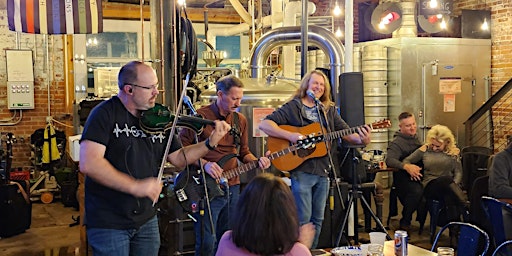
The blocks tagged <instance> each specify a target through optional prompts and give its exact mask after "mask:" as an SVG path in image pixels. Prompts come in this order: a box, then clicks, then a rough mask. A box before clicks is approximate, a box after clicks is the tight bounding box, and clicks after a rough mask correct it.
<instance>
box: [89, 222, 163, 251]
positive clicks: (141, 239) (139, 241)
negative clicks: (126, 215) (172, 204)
mask: <svg viewBox="0 0 512 256" xmlns="http://www.w3.org/2000/svg"><path fill="white" fill-rule="evenodd" d="M87 240H88V242H89V245H90V246H91V248H92V251H93V255H94V256H103V255H104V256H128V255H130V256H138V255H154V256H157V255H158V250H159V249H160V232H159V229H158V219H157V217H156V216H154V217H153V218H151V219H150V220H148V222H146V223H145V224H144V225H142V226H141V227H140V228H138V229H104V228H88V229H87Z"/></svg>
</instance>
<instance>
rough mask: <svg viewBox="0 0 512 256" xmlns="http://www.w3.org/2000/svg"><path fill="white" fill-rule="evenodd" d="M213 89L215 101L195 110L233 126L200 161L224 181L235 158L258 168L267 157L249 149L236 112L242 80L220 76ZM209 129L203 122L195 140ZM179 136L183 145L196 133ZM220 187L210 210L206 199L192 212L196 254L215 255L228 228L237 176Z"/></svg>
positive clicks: (237, 190)
mask: <svg viewBox="0 0 512 256" xmlns="http://www.w3.org/2000/svg"><path fill="white" fill-rule="evenodd" d="M216 90H217V99H216V101H215V102H213V103H212V104H210V105H208V106H204V107H202V108H200V109H198V110H197V112H198V113H199V114H200V115H201V116H202V117H203V118H205V119H209V120H226V122H228V123H229V124H230V125H231V127H232V128H233V129H232V130H231V131H230V132H229V134H228V135H226V136H224V138H223V139H222V140H221V141H220V142H219V143H213V142H210V143H207V146H208V147H209V148H210V151H209V152H208V154H206V155H205V156H204V157H203V158H201V161H200V164H201V166H202V167H203V169H204V171H205V172H206V173H207V175H210V176H211V177H212V178H214V179H216V180H219V181H220V183H226V182H225V181H223V180H224V179H225V178H224V177H225V176H224V174H225V173H224V172H225V171H228V170H231V169H233V168H235V167H237V165H238V161H241V162H242V163H250V162H257V163H258V164H257V166H259V167H260V168H268V167H269V166H270V160H269V159H268V157H260V158H259V159H258V158H256V156H254V154H252V153H251V152H250V150H249V137H248V136H249V131H248V129H249V126H248V124H247V118H246V117H245V116H244V115H243V114H241V113H238V112H237V109H238V107H240V104H241V101H242V97H243V83H242V81H240V79H238V78H237V77H235V76H233V75H229V76H225V77H222V78H220V79H219V80H218V81H217V83H216ZM211 132H212V128H211V127H209V126H206V127H205V128H204V130H203V132H202V133H201V134H199V135H198V137H199V138H198V141H205V140H207V139H208V138H209V136H210V135H211ZM180 137H181V139H182V143H183V145H190V144H192V143H194V142H195V139H196V138H195V137H196V134H195V132H194V131H192V130H190V129H183V130H182V132H181V133H180ZM237 160H238V161H237ZM180 175H181V174H180ZM222 187H223V190H224V191H225V193H224V195H221V196H217V197H214V198H210V200H211V201H210V211H208V209H207V208H208V207H207V202H204V205H205V206H204V208H205V215H204V216H199V213H195V217H196V219H197V222H195V223H194V228H195V234H196V244H195V253H196V255H202V256H209V255H215V252H216V250H217V242H218V240H219V239H220V238H221V237H222V235H223V234H224V232H226V231H227V230H228V229H229V228H230V225H229V222H230V216H232V214H233V211H234V210H235V207H236V204H237V202H238V197H239V193H240V178H239V176H234V177H231V178H230V179H228V180H227V186H222ZM209 213H211V218H210V214H209ZM212 227H213V230H212ZM202 231H203V232H202Z"/></svg>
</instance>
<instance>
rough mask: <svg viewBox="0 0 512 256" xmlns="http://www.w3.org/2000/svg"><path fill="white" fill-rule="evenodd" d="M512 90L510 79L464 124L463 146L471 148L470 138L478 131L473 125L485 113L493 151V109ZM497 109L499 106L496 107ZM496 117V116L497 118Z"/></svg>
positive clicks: (494, 139) (511, 80)
mask: <svg viewBox="0 0 512 256" xmlns="http://www.w3.org/2000/svg"><path fill="white" fill-rule="evenodd" d="M511 89H512V79H510V80H509V81H508V82H507V83H505V84H504V85H503V86H502V87H501V88H500V89H499V90H498V91H497V92H496V93H495V94H494V95H492V96H491V97H490V98H489V99H488V100H487V101H486V102H485V103H484V104H483V105H482V106H480V108H478V109H477V110H476V111H475V112H474V113H473V114H472V115H471V116H470V117H469V118H468V119H467V120H466V121H465V122H464V125H465V132H466V140H465V145H466V146H472V145H473V143H472V138H473V137H474V136H473V135H477V132H478V131H474V130H475V127H474V125H475V123H476V122H477V121H478V120H480V118H482V117H483V116H484V115H485V114H486V113H489V117H488V118H489V121H488V123H487V125H488V127H490V128H489V132H490V141H489V147H490V148H491V149H492V150H494V149H495V148H494V142H495V141H496V138H495V134H494V133H495V131H494V129H493V127H494V120H493V119H494V118H493V108H495V107H497V106H496V103H498V102H500V101H501V100H503V99H504V97H505V96H506V95H507V94H508V93H509V92H510V90H511ZM498 107H499V106H498ZM497 117H498V116H497ZM498 139H499V138H498Z"/></svg>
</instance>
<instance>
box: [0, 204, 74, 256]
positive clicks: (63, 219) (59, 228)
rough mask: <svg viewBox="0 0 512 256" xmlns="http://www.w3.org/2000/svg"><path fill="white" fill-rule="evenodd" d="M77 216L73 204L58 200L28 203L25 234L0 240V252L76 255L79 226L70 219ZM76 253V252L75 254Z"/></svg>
mask: <svg viewBox="0 0 512 256" xmlns="http://www.w3.org/2000/svg"><path fill="white" fill-rule="evenodd" d="M78 216H79V212H78V210H75V208H73V207H64V205H63V204H62V203H60V202H53V203H51V204H43V203H41V202H34V203H33V204H32V224H31V226H30V229H28V230H26V231H25V233H22V234H19V235H16V236H13V237H8V238H2V239H0V255H5V256H39V255H45V256H50V255H53V256H57V255H60V256H67V255H79V254H78V253H79V247H80V228H79V225H75V226H72V227H70V224H73V223H75V221H74V220H73V218H76V217H78ZM75 252H76V254H75Z"/></svg>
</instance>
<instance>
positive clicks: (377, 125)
mask: <svg viewBox="0 0 512 256" xmlns="http://www.w3.org/2000/svg"><path fill="white" fill-rule="evenodd" d="M368 126H370V128H371V129H372V130H373V129H382V128H388V127H391V121H389V119H383V120H380V121H376V122H374V123H371V124H368ZM279 127H280V128H282V129H285V130H287V131H290V132H298V133H301V134H303V135H305V136H311V137H315V138H320V141H316V142H315V144H314V145H313V146H311V147H307V148H300V149H297V150H296V151H294V152H292V154H289V155H286V156H284V157H282V158H279V159H274V160H272V164H273V165H274V166H275V167H276V168H277V169H279V170H281V171H291V170H293V169H295V168H297V167H298V166H299V165H301V164H302V163H303V162H304V161H306V160H307V159H310V158H315V157H322V156H325V155H326V154H327V148H326V146H325V142H327V141H331V140H334V139H338V138H341V137H343V136H346V135H350V134H352V133H357V128H361V129H364V128H363V125H361V126H356V127H352V128H348V129H343V130H339V131H335V132H330V133H327V134H325V135H323V134H322V129H321V127H320V123H312V124H310V125H306V126H303V127H295V126H291V125H280V126H279ZM267 144H268V149H269V150H270V151H278V150H280V149H281V148H285V147H288V146H289V145H290V141H288V140H286V139H281V138H276V137H268V141H267Z"/></svg>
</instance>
